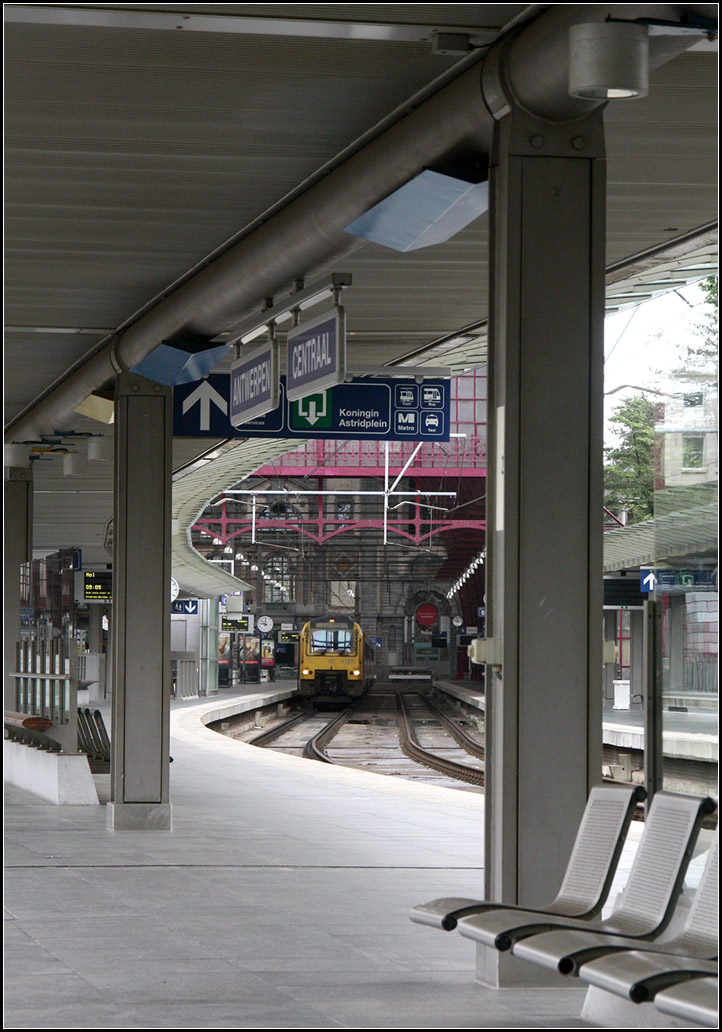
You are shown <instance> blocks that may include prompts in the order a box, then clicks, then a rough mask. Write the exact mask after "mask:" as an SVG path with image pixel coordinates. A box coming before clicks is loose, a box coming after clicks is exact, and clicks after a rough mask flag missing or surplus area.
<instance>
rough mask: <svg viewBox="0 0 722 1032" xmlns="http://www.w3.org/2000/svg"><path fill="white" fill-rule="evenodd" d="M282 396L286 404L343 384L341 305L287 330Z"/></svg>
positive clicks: (343, 332) (344, 352)
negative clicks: (285, 395) (286, 360)
mask: <svg viewBox="0 0 722 1032" xmlns="http://www.w3.org/2000/svg"><path fill="white" fill-rule="evenodd" d="M287 343H288V363H287V370H286V393H287V395H288V399H289V401H297V400H298V399H299V398H305V397H306V395H308V394H317V393H318V392H319V391H323V390H326V388H327V387H333V386H335V385H336V384H337V383H343V380H344V376H345V375H346V322H345V318H344V310H343V308H342V307H341V305H336V307H335V308H334V309H333V310H332V311H330V312H326V313H324V315H319V316H317V317H316V318H315V319H311V320H310V321H309V322H306V323H304V324H303V325H302V326H296V327H295V328H294V329H292V330H289V332H288V337H287Z"/></svg>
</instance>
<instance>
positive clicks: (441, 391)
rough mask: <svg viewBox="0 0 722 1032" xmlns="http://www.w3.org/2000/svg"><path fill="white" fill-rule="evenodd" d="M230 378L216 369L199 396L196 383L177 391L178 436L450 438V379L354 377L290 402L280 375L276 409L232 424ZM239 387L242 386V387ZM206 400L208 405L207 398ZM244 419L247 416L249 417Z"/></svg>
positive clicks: (410, 439) (176, 417) (406, 439)
mask: <svg viewBox="0 0 722 1032" xmlns="http://www.w3.org/2000/svg"><path fill="white" fill-rule="evenodd" d="M231 383H232V381H231V379H230V378H229V376H228V374H227V373H226V374H223V373H217V374H216V373H211V375H210V376H209V377H208V379H207V380H204V381H203V386H204V387H205V393H204V394H203V397H199V396H198V386H197V385H196V384H181V385H180V386H179V387H176V388H175V389H174V419H173V433H174V435H175V436H176V437H214V438H224V437H284V438H294V437H298V438H309V437H325V438H329V439H335V438H352V439H361V440H364V439H365V440H367V441H368V440H371V441H417V442H418V441H429V442H431V441H448V440H449V430H450V425H449V420H450V416H451V411H450V409H451V406H450V398H449V387H450V382H449V380H442V379H436V380H424V381H422V383H417V382H416V380H415V379H412V378H409V379H395V378H391V377H373V378H369V377H363V378H355V379H353V380H352V381H351V382H350V383H340V384H337V385H336V386H335V387H329V388H328V389H327V390H325V391H319V392H318V393H315V394H309V395H306V396H305V397H303V398H300V399H299V400H298V401H290V400H289V398H288V396H287V393H286V386H285V378H284V377H281V388H280V403H279V405H278V407H277V408H275V409H274V410H273V411H272V412H267V413H266V414H265V415H263V416H260V417H258V418H255V419H251V420H249V421H248V422H245V421H244V422H243V423H239V424H238V425H237V426H236V425H235V424H234V425H232V424H231V421H230V420H229V416H228V413H229V411H230V410H231V409H232V388H231ZM239 390H240V388H239ZM206 399H207V404H206V407H204V402H206ZM244 419H245V417H244Z"/></svg>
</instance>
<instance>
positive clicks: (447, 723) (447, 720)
mask: <svg viewBox="0 0 722 1032" xmlns="http://www.w3.org/2000/svg"><path fill="white" fill-rule="evenodd" d="M422 698H423V700H424V703H425V704H426V705H427V706H428V707H429V709H432V710H433V711H434V713H436V714H437V716H438V717H439V720H440V721H441V722H442V724H443V725H444V727H445V728H446V730H447V731H448V732H449V734H450V735H451V737H452V738H454V739H455V740H456V741H457V742H458V743H459V745H460V746H461V748H462V749H465V750H466V751H467V752H468V753H471V755H472V756H477V757H478V758H479V759H480V760H483V759H486V755H485V753H486V750H485V748H484V746H483V745H482V744H481V742H477V740H476V739H475V738H472V736H471V735H470V734H468V733H467V732H466V731H464V729H463V728H462V727H459V726H458V725H457V724H455V723H454V721H453V720H452V719H451V717H449V716H447V715H446V713H444V711H443V710H442V709H441V707H440V706H438V705H437V704H436V703H435V702H434V701H433V700H432V699H427V698H426V697H425V696H422Z"/></svg>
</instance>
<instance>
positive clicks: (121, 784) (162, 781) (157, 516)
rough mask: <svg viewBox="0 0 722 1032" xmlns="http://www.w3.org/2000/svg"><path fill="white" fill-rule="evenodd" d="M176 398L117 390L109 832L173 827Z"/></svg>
mask: <svg viewBox="0 0 722 1032" xmlns="http://www.w3.org/2000/svg"><path fill="white" fill-rule="evenodd" d="M172 410H173V403H172V391H171V389H170V388H168V387H162V386H161V385H160V384H156V383H152V382H151V381H150V380H146V379H144V378H143V377H139V376H134V375H132V374H130V373H123V374H122V375H120V376H119V377H118V380H117V384H116V393H115V506H114V517H113V527H114V533H113V647H112V669H113V723H112V728H113V733H112V755H111V802H110V803H109V806H108V827H109V829H114V830H117V829H135V828H137V829H170V827H171V804H170V797H169V769H168V766H169V738H170V727H169V723H170V581H171V568H170V538H171V446H172V443H173V428H172Z"/></svg>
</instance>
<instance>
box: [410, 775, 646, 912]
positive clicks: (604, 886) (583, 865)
mask: <svg viewBox="0 0 722 1032" xmlns="http://www.w3.org/2000/svg"><path fill="white" fill-rule="evenodd" d="M646 794H647V793H646V792H645V790H644V789H643V788H642V787H641V786H638V785H637V786H634V787H628V786H619V787H613V788H612V787H609V788H606V787H604V786H598V787H595V788H593V789H592V790H591V792H590V793H589V798H588V800H587V805H586V809H585V811H584V814H583V816H582V821H581V824H580V825H579V831H578V832H577V837H576V841H575V842H574V848H573V849H572V854H571V856H570V858H569V863H568V865H567V870H566V874H565V875H564V881H563V882H562V886H561V888H560V890H559V892H558V894H557V896H556V897H555V898H554V900H552V902H551V903H550V904H549V905H548V906H547V907H544V908H543V909H544V911H545V913H549V914H558V915H560V916H563V917H575V918H591V917H595V916H596V915H597V914H598V913H599V912H600V911H601V909H602V907H603V906H604V903H605V902H606V899H607V896H608V895H609V889H610V887H611V884H612V880H613V878H614V873H615V871H616V869H617V864H618V862H619V857H620V855H621V852H622V846H623V845H624V840H625V838H626V835H627V831H628V829H629V824H630V822H631V820H632V817H633V815H634V810H635V807H636V806H637V803H638V802H641V801H642V800H643V799H644V798H645V797H646ZM490 910H504V911H509V910H513V911H515V912H522V913H526V912H531V913H535V912H536V911H535V910H533V909H532V908H531V907H521V906H516V905H513V904H506V903H494V902H491V901H483V900H477V899H466V898H458V897H454V896H452V897H443V898H441V899H435V900H432V901H431V902H430V903H423V904H420V905H419V906H416V907H414V908H413V909H412V911H411V920H412V921H415V922H416V923H417V924H425V925H431V927H432V928H443V929H445V930H446V931H449V932H450V931H452V929H454V928H456V925H457V923H458V921H459V920H461V918H466V917H470V916H471V915H473V914H483V913H485V912H487V911H490Z"/></svg>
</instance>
